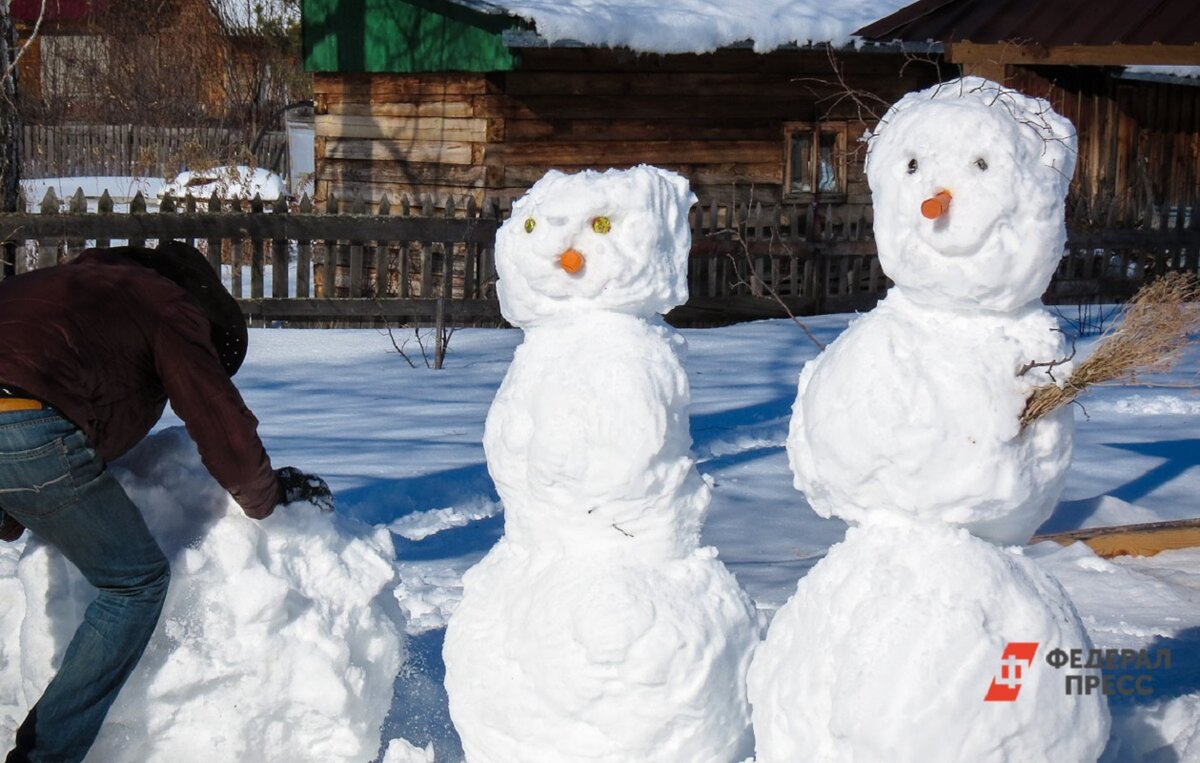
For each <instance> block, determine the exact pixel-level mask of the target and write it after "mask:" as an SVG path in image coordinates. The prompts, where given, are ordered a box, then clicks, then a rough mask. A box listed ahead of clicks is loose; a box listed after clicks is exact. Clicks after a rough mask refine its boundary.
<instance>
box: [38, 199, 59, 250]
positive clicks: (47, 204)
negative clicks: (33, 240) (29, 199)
mask: <svg viewBox="0 0 1200 763" xmlns="http://www.w3.org/2000/svg"><path fill="white" fill-rule="evenodd" d="M38 211H39V212H40V213H41V214H43V215H57V214H58V196H57V195H56V194H55V193H54V188H53V187H51V188H47V189H46V195H45V196H43V197H42V204H41V207H40V208H39V209H38ZM57 264H58V240H57V239H52V238H43V239H38V261H37V267H39V268H48V267H50V266H51V265H57Z"/></svg>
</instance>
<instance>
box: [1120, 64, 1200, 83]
mask: <svg viewBox="0 0 1200 763" xmlns="http://www.w3.org/2000/svg"><path fill="white" fill-rule="evenodd" d="M1125 73H1126V74H1141V75H1151V76H1160V77H1167V78H1177V79H1189V80H1192V79H1194V80H1200V66H1150V65H1140V66H1126V67H1125Z"/></svg>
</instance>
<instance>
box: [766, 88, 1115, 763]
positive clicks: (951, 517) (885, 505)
mask: <svg viewBox="0 0 1200 763" xmlns="http://www.w3.org/2000/svg"><path fill="white" fill-rule="evenodd" d="M1075 150H1076V140H1075V133H1074V130H1073V128H1072V126H1071V124H1070V122H1069V121H1068V120H1066V119H1065V118H1063V117H1061V116H1059V115H1058V114H1056V113H1055V112H1054V111H1053V110H1052V109H1051V108H1050V105H1049V104H1048V103H1046V102H1045V101H1043V100H1040V99H1035V98H1030V97H1026V96H1024V95H1021V94H1019V93H1017V92H1015V91H1012V90H1009V89H1006V88H1004V87H1002V86H1000V85H997V84H996V83H993V82H989V81H987V80H983V79H979V78H973V77H968V78H963V79H960V80H956V81H953V82H950V83H945V84H942V85H939V86H937V87H933V88H930V89H928V90H924V91H921V92H917V93H912V94H909V95H907V96H905V97H904V98H902V99H901V100H900V101H899V102H898V103H896V104H895V105H894V106H893V107H892V108H891V110H889V111H888V113H887V114H886V115H885V116H884V118H883V120H882V121H881V123H880V125H879V127H878V128H877V130H876V131H875V133H874V134H873V135H872V136H871V137H870V140H869V147H868V156H867V167H866V171H867V177H868V180H869V182H870V185H871V191H872V193H873V196H874V207H875V233H876V240H877V244H878V247H879V258H880V262H881V264H882V266H883V269H884V271H885V272H886V273H887V274H888V275H889V276H890V277H891V278H892V279H893V281H894V282H895V287H894V288H893V289H892V290H891V291H890V292H889V293H888V296H887V297H886V299H884V300H883V301H882V302H881V303H880V304H879V306H878V307H876V308H875V309H874V310H873V311H871V312H870V313H868V314H867V315H865V316H863V317H861V318H859V319H857V320H856V321H854V322H853V323H852V324H851V325H850V327H849V328H848V329H847V330H846V331H845V332H844V333H843V334H842V336H841V337H839V338H838V340H837V341H836V342H834V343H833V344H831V345H830V346H829V347H828V348H827V349H826V350H825V351H824V352H823V353H822V354H821V355H820V356H818V357H817V358H816V359H815V360H814V361H812V362H810V363H809V364H807V365H806V367H805V368H804V370H803V371H802V372H801V374H800V381H799V393H798V396H797V398H796V403H795V406H794V408H793V413H792V421H791V431H790V435H789V438H788V455H789V460H790V463H791V466H792V471H793V472H794V475H795V484H796V487H797V489H799V490H801V491H803V492H804V493H805V495H806V497H807V498H808V501H809V503H810V504H811V505H812V508H813V510H814V511H816V512H817V513H818V514H820V515H821V516H824V517H830V516H837V517H841V518H843V519H845V520H847V521H848V522H849V523H850V525H851V527H850V529H849V530H848V531H847V533H846V538H845V540H844V541H843V542H842V543H840V544H838V545H837V546H835V547H833V548H832V549H831V550H830V552H829V554H828V556H827V557H826V558H825V559H824V560H822V561H821V562H820V563H818V564H817V565H816V567H815V568H814V569H813V570H812V571H811V572H810V573H809V574H808V575H807V576H806V577H804V578H803V579H801V581H800V582H799V584H798V586H797V589H796V593H795V595H794V596H793V597H792V599H791V600H789V601H788V602H787V603H786V604H785V605H784V606H783V607H782V608H780V610H779V611H778V613H777V614H776V616H775V618H774V621H773V622H772V624H771V628H770V630H769V633H768V636H767V640H766V642H765V643H764V644H763V645H762V647H760V649H759V651H758V654H757V656H756V657H755V660H754V664H753V666H752V667H751V671H750V675H749V691H750V699H751V703H752V705H753V719H754V730H755V734H756V738H757V748H758V749H757V752H758V761H759V763H783V762H785V761H786V762H787V763H792V762H793V761H797V760H805V761H839V763H840V762H844V761H885V760H886V761H890V762H900V761H914V762H915V761H921V762H922V763H929V762H931V761H947V762H950V761H955V762H957V761H990V762H991V761H1012V762H1013V763H1016V762H1017V761H1021V762H1022V763H1023V762H1024V761H1068V760H1069V761H1087V760H1093V761H1094V760H1095V759H1096V758H1097V757H1098V756H1099V755H1100V753H1101V752H1102V751H1103V749H1104V745H1105V742H1106V740H1107V736H1108V728H1109V714H1108V709H1107V705H1106V704H1105V699H1104V697H1103V696H1100V695H1099V693H1098V692H1097V693H1096V694H1095V695H1091V696H1079V695H1078V694H1072V695H1068V694H1067V691H1066V685H1067V682H1066V681H1065V673H1064V671H1062V670H1056V669H1055V668H1053V667H1051V666H1050V665H1048V664H1047V662H1046V660H1045V656H1046V655H1047V654H1048V653H1049V652H1050V651H1051V650H1053V649H1056V648H1061V649H1067V650H1069V649H1079V648H1087V647H1088V646H1089V643H1088V638H1087V635H1086V632H1085V631H1084V629H1083V627H1082V624H1081V623H1080V620H1079V617H1078V615H1077V614H1076V612H1075V609H1074V607H1073V606H1072V604H1071V602H1070V600H1069V599H1068V597H1067V595H1066V593H1065V592H1064V591H1063V589H1062V588H1061V587H1060V586H1059V584H1058V583H1057V582H1056V581H1054V580H1053V579H1051V578H1050V577H1049V576H1048V575H1047V574H1046V573H1044V572H1043V571H1042V570H1040V569H1039V568H1038V567H1037V566H1036V565H1035V564H1034V563H1033V562H1032V561H1030V560H1029V559H1028V558H1026V557H1025V556H1023V555H1022V553H1021V550H1020V548H1018V547H1013V546H1012V545H1011V544H1021V543H1025V542H1026V541H1028V540H1029V537H1030V536H1031V534H1032V533H1033V531H1034V530H1035V529H1036V528H1037V527H1038V526H1039V525H1040V524H1041V523H1042V522H1043V521H1044V520H1045V519H1046V517H1047V516H1048V515H1049V513H1050V512H1051V511H1052V509H1053V507H1054V505H1055V502H1056V500H1057V497H1058V495H1059V492H1060V490H1061V488H1062V484H1063V480H1064V477H1065V472H1066V469H1067V466H1068V464H1069V461H1070V455H1071V434H1072V419H1071V416H1072V413H1071V411H1070V410H1069V409H1067V410H1063V411H1060V412H1059V413H1057V414H1053V415H1051V416H1048V417H1046V418H1044V419H1042V420H1041V421H1039V422H1038V423H1036V424H1034V425H1033V426H1031V427H1029V428H1027V429H1025V430H1022V428H1021V426H1020V423H1019V417H1020V414H1021V412H1022V409H1023V407H1024V405H1025V401H1026V399H1027V397H1028V396H1029V394H1030V393H1031V392H1032V390H1033V389H1034V387H1036V386H1038V385H1041V384H1045V383H1048V382H1053V381H1054V380H1055V379H1059V380H1061V379H1063V378H1065V375H1066V374H1067V373H1069V371H1070V368H1069V363H1060V364H1058V365H1053V364H1054V363H1055V362H1056V361H1061V360H1062V359H1064V358H1065V357H1066V356H1067V355H1068V352H1067V350H1066V348H1065V347H1064V340H1063V337H1062V335H1061V333H1059V332H1058V331H1057V326H1056V323H1055V321H1054V319H1053V318H1052V317H1051V316H1050V315H1049V314H1048V313H1047V312H1046V310H1045V309H1044V308H1043V306H1042V303H1041V300H1040V296H1041V294H1042V293H1043V292H1044V290H1045V289H1046V286H1047V285H1048V283H1049V280H1050V277H1051V275H1052V274H1053V272H1054V270H1055V267H1056V266H1057V263H1058V261H1059V259H1060V258H1061V255H1062V251H1063V244H1064V240H1065V229H1064V223H1063V217H1064V197H1065V195H1066V191H1067V186H1068V183H1069V180H1070V177H1071V173H1072V171H1073V169H1074V163H1075ZM1011 643H1018V644H1024V645H1025V646H1019V647H1009V644H1011ZM1029 644H1036V646H1035V647H1032V648H1031V647H1029V646H1028V645H1029ZM1006 650H1007V652H1008V653H1007V654H1006ZM1002 660H1006V662H1005V663H1004V664H1002ZM993 683H995V685H996V686H999V687H1001V688H1000V690H999V691H996V690H993V689H992V686H993ZM985 697H987V700H985ZM1001 700H1003V701H1001Z"/></svg>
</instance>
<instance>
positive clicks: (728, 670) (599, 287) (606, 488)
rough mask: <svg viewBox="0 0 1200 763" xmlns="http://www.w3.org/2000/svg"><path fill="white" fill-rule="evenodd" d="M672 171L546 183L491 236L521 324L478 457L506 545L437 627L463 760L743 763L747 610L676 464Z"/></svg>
mask: <svg viewBox="0 0 1200 763" xmlns="http://www.w3.org/2000/svg"><path fill="white" fill-rule="evenodd" d="M694 201H695V196H693V195H692V193H691V190H690V188H689V187H688V183H687V181H686V180H684V179H683V178H682V177H680V176H678V175H676V174H674V173H671V172H666V171H663V170H660V169H656V168H654V167H648V166H640V167H636V168H634V169H630V170H625V171H616V170H609V171H607V172H604V173H597V172H590V171H589V172H583V173H579V174H576V175H564V174H562V173H560V172H550V173H549V174H547V175H546V176H545V177H544V178H543V179H542V180H540V181H539V182H538V183H537V184H536V185H534V186H533V188H532V189H530V191H529V192H528V193H527V194H526V195H525V196H524V197H523V198H522V199H520V200H519V201H518V202H516V203H515V204H514V205H513V212H512V216H511V218H510V219H509V220H508V221H507V222H506V223H505V224H504V225H503V226H502V227H501V229H500V231H499V234H498V236H497V240H496V267H497V271H498V273H499V282H498V284H497V289H498V292H499V297H500V306H501V309H502V311H503V313H504V316H505V317H506V318H507V319H508V320H509V321H510V322H511V323H513V324H515V325H517V326H520V327H522V328H523V329H524V330H525V341H524V343H523V344H522V345H521V346H520V347H519V348H517V351H516V354H515V356H514V357H513V361H512V365H511V366H510V368H509V371H508V374H507V376H506V377H505V379H504V382H503V384H502V385H501V387H500V390H499V392H498V393H497V394H496V399H495V402H494V403H493V404H492V408H491V411H490V412H489V414H488V418H487V425H486V429H485V433H484V442H483V444H484V450H485V452H486V455H487V460H488V469H489V471H490V472H491V474H492V477H493V479H494V480H495V483H496V488H497V490H498V491H499V493H500V496H501V498H502V499H503V501H504V516H505V531H504V537H503V538H501V539H500V541H499V542H498V543H497V545H496V546H495V547H494V548H493V549H492V550H491V551H490V552H489V553H488V555H487V556H486V557H485V558H484V559H483V560H482V561H481V562H480V563H479V564H478V565H476V566H475V567H473V568H472V569H471V570H469V571H468V572H467V574H466V575H465V576H464V578H463V599H462V602H461V604H460V605H459V606H458V608H457V610H456V611H455V613H454V615H453V617H452V618H451V620H450V623H449V627H448V628H447V631H446V643H445V648H444V655H445V660H446V689H447V692H448V693H449V697H450V713H451V717H452V719H453V721H454V725H455V727H456V728H457V729H458V732H459V734H460V735H461V737H462V741H463V749H464V750H465V752H466V757H467V761H468V763H518V762H519V763H541V762H543V761H544V762H545V763H571V762H572V761H588V762H591V761H604V762H606V763H631V762H632V761H638V763H655V762H661V763H680V761H688V763H709V762H711V763H719V762H724V761H740V760H742V759H743V758H745V757H746V756H747V755H749V754H750V753H751V751H752V750H751V747H752V743H751V741H750V728H749V726H750V716H749V705H748V703H747V700H746V690H745V675H746V671H747V670H748V668H749V663H750V658H751V655H752V652H753V649H754V647H755V646H756V645H757V643H758V638H759V635H758V629H757V625H756V620H755V615H754V609H753V605H752V604H751V602H750V600H749V599H748V597H747V596H746V595H745V593H744V592H743V591H742V590H741V589H740V588H739V586H738V584H737V582H736V581H735V579H734V578H733V576H732V575H731V574H730V573H729V572H728V571H727V570H726V569H725V567H724V565H722V564H721V563H720V561H718V560H717V558H716V551H715V549H712V548H701V547H700V546H699V534H700V527H701V524H702V522H703V519H704V515H705V512H706V510H707V507H708V502H709V488H708V486H707V484H706V483H705V482H704V480H702V479H701V477H700V475H699V473H698V472H697V471H696V469H695V466H694V463H693V460H692V458H691V457H690V455H689V449H690V447H691V436H690V433H689V429H688V403H689V390H688V380H687V376H686V374H685V373H684V370H683V366H682V363H681V356H682V354H683V353H684V351H685V344H684V341H683V339H682V338H681V337H680V336H678V335H677V334H675V333H674V332H673V331H672V330H671V329H670V328H669V327H667V326H666V325H665V324H664V323H663V321H662V320H661V318H659V317H658V316H659V314H661V313H665V312H667V311H668V310H669V309H670V308H671V307H673V306H675V305H678V304H681V303H683V302H684V301H685V300H686V299H687V281H686V277H687V256H688V250H689V248H690V233H689V229H688V218H687V213H688V208H689V207H690V206H691V205H692V203H693V202H694Z"/></svg>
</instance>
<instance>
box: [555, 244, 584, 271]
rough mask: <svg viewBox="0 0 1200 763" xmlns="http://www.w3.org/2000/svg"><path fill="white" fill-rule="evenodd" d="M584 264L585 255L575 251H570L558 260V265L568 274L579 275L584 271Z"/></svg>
mask: <svg viewBox="0 0 1200 763" xmlns="http://www.w3.org/2000/svg"><path fill="white" fill-rule="evenodd" d="M584 262H585V260H584V259H583V255H582V254H580V253H579V252H577V251H575V250H574V249H568V250H567V251H565V252H563V253H562V254H561V255H560V256H559V258H558V264H559V265H560V266H562V269H563V270H565V271H567V272H568V273H578V272H579V271H581V270H583V265H584Z"/></svg>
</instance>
